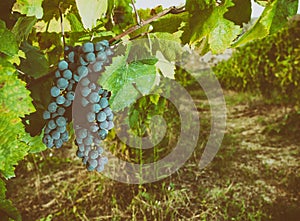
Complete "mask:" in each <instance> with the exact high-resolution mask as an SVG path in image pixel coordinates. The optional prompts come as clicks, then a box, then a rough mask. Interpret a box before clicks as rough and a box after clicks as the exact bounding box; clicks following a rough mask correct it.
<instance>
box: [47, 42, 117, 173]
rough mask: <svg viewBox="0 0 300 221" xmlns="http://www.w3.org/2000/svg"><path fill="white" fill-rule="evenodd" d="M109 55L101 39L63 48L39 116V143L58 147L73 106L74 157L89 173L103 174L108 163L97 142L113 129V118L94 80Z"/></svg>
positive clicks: (65, 134) (104, 94)
mask: <svg viewBox="0 0 300 221" xmlns="http://www.w3.org/2000/svg"><path fill="white" fill-rule="evenodd" d="M112 54H113V53H112V51H111V49H110V47H109V42H108V41H105V40H104V41H100V42H97V43H95V44H94V43H92V42H87V43H84V44H83V45H82V46H76V47H69V46H67V47H66V48H65V59H64V60H62V61H60V62H59V63H58V66H57V70H56V72H55V85H53V86H52V88H51V90H50V94H51V97H52V101H51V103H50V104H49V105H48V108H47V110H46V111H44V113H43V118H44V119H45V120H46V126H45V128H44V137H43V142H44V143H45V145H46V146H47V147H48V148H53V147H56V148H60V147H62V146H63V144H64V143H65V142H67V141H68V139H69V133H68V130H67V124H68V123H69V122H70V121H71V120H72V119H68V117H67V113H68V112H70V110H71V109H72V107H74V108H73V120H74V128H75V135H76V140H75V143H76V145H77V147H78V150H77V156H78V157H79V158H81V159H82V161H83V164H85V165H86V166H87V169H88V170H89V171H94V170H97V171H98V172H101V171H103V169H104V165H105V164H106V163H107V161H108V160H107V158H106V157H104V156H103V153H104V150H103V148H102V147H101V141H102V140H104V139H105V138H106V137H107V135H108V131H109V130H111V129H112V128H113V127H114V124H113V117H114V115H113V112H112V110H111V109H110V107H109V98H110V95H111V93H110V92H109V91H107V90H105V89H103V88H102V87H101V86H100V85H98V84H97V79H98V78H99V75H100V73H101V72H102V71H103V70H104V68H105V66H107V65H109V64H110V63H111V56H112ZM75 91H76V93H75Z"/></svg>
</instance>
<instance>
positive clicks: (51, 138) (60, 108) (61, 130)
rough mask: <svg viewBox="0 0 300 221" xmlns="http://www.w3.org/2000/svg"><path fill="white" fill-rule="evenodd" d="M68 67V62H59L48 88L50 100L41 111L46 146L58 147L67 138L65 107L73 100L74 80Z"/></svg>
mask: <svg viewBox="0 0 300 221" xmlns="http://www.w3.org/2000/svg"><path fill="white" fill-rule="evenodd" d="M68 67H69V64H68V62H66V61H60V62H59V64H58V69H57V70H56V72H55V77H56V84H55V85H54V86H53V87H52V88H51V90H50V94H51V97H52V102H51V103H50V104H49V105H48V108H47V110H46V111H44V113H43V118H44V119H45V120H47V123H46V127H45V129H44V138H43V142H44V143H45V144H46V146H47V147H48V148H52V147H54V146H55V147H56V148H60V147H62V145H63V143H64V142H67V141H68V139H69V134H68V131H67V118H66V117H65V113H66V108H69V107H70V106H71V105H72V102H73V100H74V97H75V93H74V90H73V86H74V84H75V83H76V81H75V80H74V78H73V74H72V71H71V70H70V69H68Z"/></svg>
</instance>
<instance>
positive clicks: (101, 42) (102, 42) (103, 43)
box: [100, 40, 109, 48]
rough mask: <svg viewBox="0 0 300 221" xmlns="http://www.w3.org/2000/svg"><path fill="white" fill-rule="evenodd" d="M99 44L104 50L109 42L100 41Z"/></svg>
mask: <svg viewBox="0 0 300 221" xmlns="http://www.w3.org/2000/svg"><path fill="white" fill-rule="evenodd" d="M100 44H102V45H103V47H104V48H108V47H109V41H107V40H102V41H100Z"/></svg>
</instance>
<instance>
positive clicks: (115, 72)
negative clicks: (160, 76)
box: [99, 56, 156, 111]
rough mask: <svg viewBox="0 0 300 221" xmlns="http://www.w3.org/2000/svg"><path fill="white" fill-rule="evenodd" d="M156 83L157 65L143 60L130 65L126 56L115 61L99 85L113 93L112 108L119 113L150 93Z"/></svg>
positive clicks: (107, 69) (116, 58) (103, 75)
mask: <svg viewBox="0 0 300 221" xmlns="http://www.w3.org/2000/svg"><path fill="white" fill-rule="evenodd" d="M155 81H156V67H155V64H153V63H152V62H150V63H149V62H148V61H143V60H140V61H133V62H131V63H129V64H128V63H126V56H118V57H115V58H114V59H113V63H112V65H110V66H109V67H107V68H106V71H105V72H104V73H103V74H102V76H101V77H100V79H99V84H100V85H102V86H103V88H105V89H107V90H110V91H111V92H112V96H111V98H110V104H111V108H112V109H113V110H114V111H119V110H122V109H124V108H126V107H129V106H130V105H131V104H132V103H134V102H135V100H136V98H137V97H138V96H139V94H140V93H142V94H143V95H145V94H148V93H150V91H151V89H152V87H153V86H154V84H155Z"/></svg>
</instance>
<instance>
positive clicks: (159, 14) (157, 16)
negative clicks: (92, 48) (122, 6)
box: [109, 6, 185, 44]
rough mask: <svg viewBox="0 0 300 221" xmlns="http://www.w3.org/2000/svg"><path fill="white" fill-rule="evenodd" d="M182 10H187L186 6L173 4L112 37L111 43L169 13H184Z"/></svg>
mask: <svg viewBox="0 0 300 221" xmlns="http://www.w3.org/2000/svg"><path fill="white" fill-rule="evenodd" d="M182 12H185V9H184V7H180V8H176V7H175V6H173V7H171V8H168V9H165V10H163V11H162V12H160V13H158V14H156V15H154V16H153V17H151V18H149V19H148V20H145V21H143V22H142V23H141V24H137V25H135V26H132V27H131V28H129V29H128V30H127V31H125V32H123V33H121V34H120V35H118V36H116V37H114V38H112V39H110V40H109V43H110V44H112V43H113V42H115V41H118V40H120V39H122V38H123V37H125V36H126V35H129V34H131V33H133V32H135V31H137V30H138V29H140V28H142V27H144V26H146V25H148V24H150V23H152V22H153V21H156V20H157V19H159V18H161V17H164V16H166V15H168V14H179V13H182Z"/></svg>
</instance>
